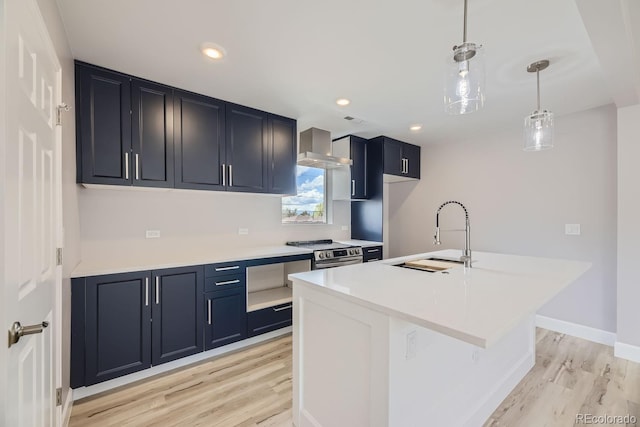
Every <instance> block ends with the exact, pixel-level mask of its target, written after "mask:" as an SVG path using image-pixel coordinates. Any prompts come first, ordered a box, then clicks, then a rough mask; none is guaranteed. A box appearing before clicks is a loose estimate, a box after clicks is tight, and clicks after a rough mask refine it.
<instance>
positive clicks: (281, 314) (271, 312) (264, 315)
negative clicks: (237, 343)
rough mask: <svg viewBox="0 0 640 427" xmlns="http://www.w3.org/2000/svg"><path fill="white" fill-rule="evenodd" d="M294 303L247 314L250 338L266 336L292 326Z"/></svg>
mask: <svg viewBox="0 0 640 427" xmlns="http://www.w3.org/2000/svg"><path fill="white" fill-rule="evenodd" d="M292 309H293V303H290V302H289V303H285V304H280V305H276V306H274V307H267V308H263V309H262V310H256V311H251V312H249V313H248V314H247V316H248V319H247V324H248V330H249V336H250V337H253V336H256V335H260V334H264V333H266V332H270V331H275V330H276V329H280V328H284V327H285V326H291V319H292V314H293V310H292Z"/></svg>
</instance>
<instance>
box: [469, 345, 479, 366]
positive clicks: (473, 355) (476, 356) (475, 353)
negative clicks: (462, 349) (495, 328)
mask: <svg viewBox="0 0 640 427" xmlns="http://www.w3.org/2000/svg"><path fill="white" fill-rule="evenodd" d="M471 360H473V363H478V362H479V361H480V350H478V349H477V348H474V349H473V351H472V352H471Z"/></svg>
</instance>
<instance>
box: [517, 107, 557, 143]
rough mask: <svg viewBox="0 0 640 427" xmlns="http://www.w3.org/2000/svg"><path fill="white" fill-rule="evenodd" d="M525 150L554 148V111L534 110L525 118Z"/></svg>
mask: <svg viewBox="0 0 640 427" xmlns="http://www.w3.org/2000/svg"><path fill="white" fill-rule="evenodd" d="M523 148H524V151H542V150H547V149H549V148H553V113H552V112H551V111H547V110H542V111H537V110H536V111H534V112H533V113H531V115H529V116H527V117H525V118H524V147H523Z"/></svg>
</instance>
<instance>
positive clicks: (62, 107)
mask: <svg viewBox="0 0 640 427" xmlns="http://www.w3.org/2000/svg"><path fill="white" fill-rule="evenodd" d="M69 110H71V107H70V106H68V105H67V104H66V103H64V102H63V103H62V104H60V105H58V107H57V108H56V126H62V112H63V111H69Z"/></svg>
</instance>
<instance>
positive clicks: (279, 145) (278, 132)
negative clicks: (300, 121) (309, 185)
mask: <svg viewBox="0 0 640 427" xmlns="http://www.w3.org/2000/svg"><path fill="white" fill-rule="evenodd" d="M269 129H270V132H269V133H270V135H269V149H268V179H269V185H268V188H267V192H268V193H273V194H296V161H297V152H296V151H297V150H296V148H297V143H298V141H297V134H298V131H297V126H296V121H295V120H293V119H288V118H286V117H280V116H276V115H273V114H272V115H271V116H270V119H269Z"/></svg>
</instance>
